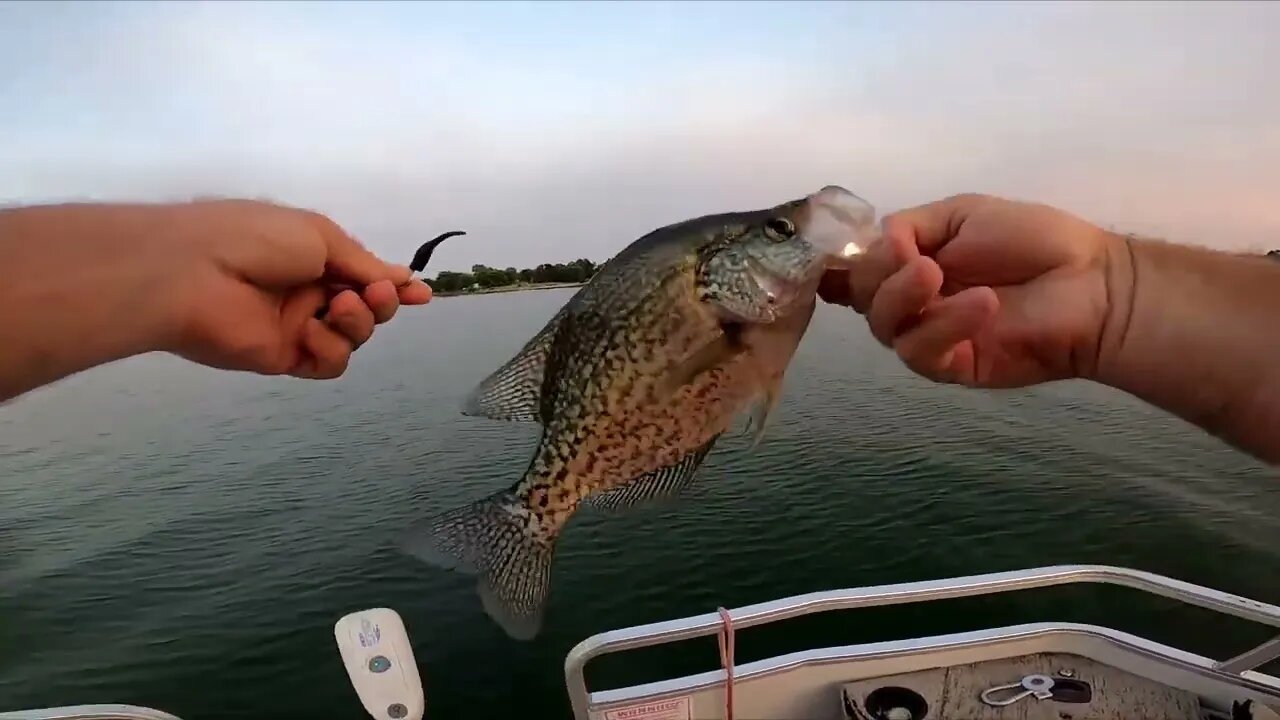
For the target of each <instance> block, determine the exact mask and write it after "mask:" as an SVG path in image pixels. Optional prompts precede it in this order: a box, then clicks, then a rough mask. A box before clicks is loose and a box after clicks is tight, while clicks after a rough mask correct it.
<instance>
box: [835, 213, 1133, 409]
mask: <svg viewBox="0 0 1280 720" xmlns="http://www.w3.org/2000/svg"><path fill="white" fill-rule="evenodd" d="M882 227H883V236H882V238H881V239H880V240H879V241H877V242H876V243H875V244H874V245H873V246H872V247H871V248H870V249H868V251H867V253H865V254H864V255H863V256H862V257H861V258H859V261H858V263H857V264H856V265H855V266H854V268H853V269H851V270H849V271H847V272H845V271H833V272H831V273H828V274H827V276H826V277H825V278H824V279H823V285H822V289H821V293H822V296H823V298H824V299H826V300H827V301H829V302H834V303H838V304H843V305H849V306H851V307H852V308H853V309H854V310H856V311H858V312H859V313H862V314H863V315H865V316H866V317H867V322H868V324H869V326H870V328H871V332H872V334H873V335H874V336H875V337H876V339H877V340H879V341H880V342H881V343H882V344H884V345H885V346H886V347H889V348H892V349H893V350H894V351H895V352H896V353H897V354H898V356H899V357H900V358H901V359H902V361H903V362H904V363H905V364H906V365H907V366H908V367H909V368H911V369H912V370H914V371H915V372H917V373H919V374H920V375H923V376H924V377H927V378H929V379H932V380H937V381H941V382H954V383H960V384H964V385H969V386H974V387H987V388H1011V387H1022V386H1026V385H1032V384H1035V383H1040V382H1046V381H1049V380H1058V379H1065V378H1075V377H1091V376H1093V375H1094V374H1095V372H1096V369H1097V364H1098V354H1099V349H1100V347H1101V341H1102V331H1103V327H1104V325H1105V320H1106V316H1107V311H1108V307H1109V305H1108V277H1107V268H1108V266H1109V261H1110V258H1111V257H1112V256H1113V255H1114V254H1115V253H1117V252H1119V253H1124V252H1125V250H1124V241H1123V239H1122V238H1118V237H1114V236H1111V235H1110V234H1109V233H1107V232H1105V231H1103V230H1102V229H1101V228H1098V227H1096V226H1094V225H1091V224H1089V223H1087V222H1085V221H1084V220H1081V219H1079V218H1076V217H1075V216H1072V215H1070V214H1068V213H1066V212H1063V211H1061V210H1057V209H1055V208H1051V207H1048V206H1045V205H1036V204H1030V203H1020V202H1013V201H1009V200H1004V199H1000V198H993V197H986V196H980V195H960V196H956V197H951V198H947V199H945V200H941V201H938V202H934V203H930V204H928V205H923V206H920V207H917V208H912V209H909V210H904V211H902V212H899V213H896V214H893V215H889V216H887V217H886V218H885V219H884V222H883V223H882Z"/></svg>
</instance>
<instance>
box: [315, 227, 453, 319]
mask: <svg viewBox="0 0 1280 720" xmlns="http://www.w3.org/2000/svg"><path fill="white" fill-rule="evenodd" d="M466 234H467V233H466V232H465V231H463V230H450V231H449V232H447V233H441V234H440V235H437V236H435V237H433V238H431V239H430V240H428V241H426V242H424V243H422V246H421V247H419V248H418V252H416V253H414V254H413V260H412V261H410V262H409V269H410V270H412V271H413V272H422V270H423V269H424V268H426V267H427V261H428V260H430V259H431V253H433V252H435V251H436V247H438V246H439V245H440V243H442V242H444V241H445V240H448V239H449V238H451V237H453V236H455V235H466ZM328 312H329V301H328V300H326V301H325V302H324V304H323V305H321V306H320V307H319V308H318V309H317V310H316V314H315V317H316V319H317V320H323V319H324V316H325V315H326V314H328Z"/></svg>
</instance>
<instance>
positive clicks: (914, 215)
mask: <svg viewBox="0 0 1280 720" xmlns="http://www.w3.org/2000/svg"><path fill="white" fill-rule="evenodd" d="M990 199H991V198H990V197H989V196H987V195H980V194H977V193H965V194H963V195H952V196H951V197H948V198H943V199H942V200H936V201H934V202H931V203H927V204H924V205H919V206H916V207H913V208H908V209H906V210H899V211H898V212H896V213H893V214H892V215H887V216H885V218H884V222H883V223H882V225H883V227H884V234H885V236H886V237H895V238H899V239H903V240H906V241H908V242H910V243H911V244H913V245H915V246H916V247H917V248H919V249H920V252H922V253H924V254H926V255H932V254H934V253H936V252H937V251H939V250H941V249H942V246H943V245H946V244H947V243H948V242H950V240H951V239H952V238H954V237H955V236H956V234H957V233H959V232H960V226H961V225H963V224H964V221H965V219H966V218H967V217H968V216H969V215H970V214H971V213H972V212H973V211H974V209H975V208H977V207H979V206H981V205H983V204H984V203H986V202H987V201H988V200H990Z"/></svg>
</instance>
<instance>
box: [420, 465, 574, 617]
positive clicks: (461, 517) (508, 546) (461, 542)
mask: <svg viewBox="0 0 1280 720" xmlns="http://www.w3.org/2000/svg"><path fill="white" fill-rule="evenodd" d="M555 543H556V533H554V532H549V531H547V530H546V529H545V528H544V526H543V525H541V523H539V522H538V521H537V518H536V517H535V516H533V512H532V510H530V509H529V508H528V507H527V506H526V505H525V504H524V503H522V502H520V499H519V497H518V496H516V495H515V494H514V493H512V492H511V491H510V490H503V491H501V492H498V493H495V494H493V495H491V496H489V497H487V498H483V499H481V500H477V501H475V502H472V503H469V504H467V505H463V506H462V507H458V508H454V509H453V510H449V511H447V512H445V513H443V514H441V515H439V516H436V517H434V518H431V519H429V520H427V521H426V522H424V523H422V524H419V525H417V526H416V527H414V528H412V529H411V530H410V531H409V533H407V534H406V535H405V536H404V537H403V538H402V539H401V541H400V549H401V550H402V551H403V552H406V553H408V554H410V555H412V556H414V557H416V558H418V559H419V560H422V561H423V562H425V563H427V564H428V565H432V566H434V567H440V568H445V569H451V570H456V571H459V572H461V573H463V574H466V575H476V576H478V577H477V580H476V592H477V593H478V594H479V596H480V600H481V604H482V605H483V607H484V610H485V612H486V613H487V614H488V615H489V617H490V618H492V619H493V620H494V622H496V623H497V624H498V625H499V626H500V627H501V628H502V629H503V630H504V631H505V632H506V633H507V635H509V636H510V637H512V638H514V639H516V640H531V639H533V638H534V637H535V636H536V635H537V634H538V631H539V629H540V628H541V626H542V617H543V614H544V612H545V610H546V604H547V596H548V593H549V590H550V581H551V560H552V558H553V556H554V555H555Z"/></svg>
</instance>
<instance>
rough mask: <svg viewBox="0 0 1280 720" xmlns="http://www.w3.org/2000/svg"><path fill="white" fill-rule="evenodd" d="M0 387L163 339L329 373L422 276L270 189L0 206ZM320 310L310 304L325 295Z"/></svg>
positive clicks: (207, 352) (206, 355) (280, 369)
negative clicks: (198, 198)
mask: <svg viewBox="0 0 1280 720" xmlns="http://www.w3.org/2000/svg"><path fill="white" fill-rule="evenodd" d="M0 267H4V268H6V270H8V271H10V272H11V275H10V276H9V277H7V278H6V283H5V288H4V292H3V296H0V346H2V347H4V348H5V352H4V353H2V354H0V356H2V357H0V400H5V399H8V398H11V397H13V396H15V395H18V394H20V393H22V392H25V391H27V390H30V389H32V388H34V387H38V386H40V385H42V384H44V383H47V382H52V381H54V380H56V379H58V378H60V377H63V376H66V375H70V374H72V373H75V372H79V371H81V370H84V369H87V368H90V367H93V366H96V365H100V364H103V363H107V362H111V361H113V360H118V359H123V358H125V357H128V356H131V355H136V354H140V353H144V352H150V351H156V350H163V351H169V352H173V353H175V354H177V355H179V356H182V357H185V358H188V359H190V360H193V361H195V362H199V363H202V364H205V365H209V366H212V367H216V368H225V369H235V370H247V371H252V372H258V373H263V374H289V375H294V376H297V377H308V378H332V377H336V376H338V375H341V374H342V372H343V371H344V370H345V369H346V366H347V362H348V360H349V359H350V356H351V353H352V352H353V351H354V349H355V348H356V347H358V346H359V345H360V344H361V343H363V342H365V341H367V340H368V339H369V336H370V335H371V333H372V332H373V329H374V326H375V325H376V324H379V323H383V322H386V321H387V320H389V319H390V318H391V317H392V316H393V315H394V314H395V313H396V311H397V309H398V308H399V306H400V305H401V304H406V305H420V304H424V303H426V302H428V301H429V300H430V299H431V290H430V288H429V287H427V286H426V285H425V284H423V283H422V282H420V281H411V280H410V270H409V268H408V267H405V266H400V265H392V264H388V263H385V262H383V261H382V260H379V259H378V258H377V257H375V256H374V255H373V254H371V253H370V252H369V251H368V250H365V249H364V248H363V247H361V246H360V245H359V244H358V243H357V242H356V241H355V240H354V239H352V238H351V237H350V236H349V235H347V234H346V233H345V232H343V231H342V230H341V229H340V228H338V226H337V225H335V224H334V223H333V222H332V221H330V220H329V219H327V218H325V217H323V216H321V215H319V214H316V213H312V212H307V211H303V210H297V209H294V208H288V207H281V206H278V205H272V204H269V203H262V202H252V201H239V200H218V201H206V202H191V203H175V204H90V203H84V204H67V205H49V206H36V207H28V208H16V209H11V210H6V211H3V212H0ZM326 303H327V306H328V309H327V312H326V313H324V314H323V316H322V317H321V318H317V317H315V315H316V314H317V312H318V311H319V310H320V309H321V308H323V307H325V305H326Z"/></svg>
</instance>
